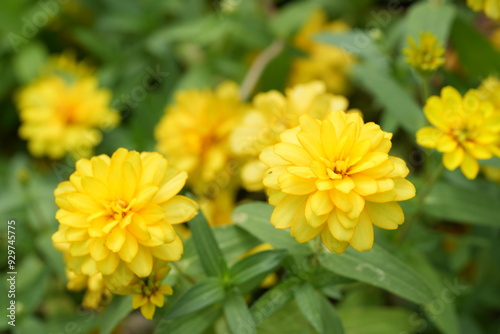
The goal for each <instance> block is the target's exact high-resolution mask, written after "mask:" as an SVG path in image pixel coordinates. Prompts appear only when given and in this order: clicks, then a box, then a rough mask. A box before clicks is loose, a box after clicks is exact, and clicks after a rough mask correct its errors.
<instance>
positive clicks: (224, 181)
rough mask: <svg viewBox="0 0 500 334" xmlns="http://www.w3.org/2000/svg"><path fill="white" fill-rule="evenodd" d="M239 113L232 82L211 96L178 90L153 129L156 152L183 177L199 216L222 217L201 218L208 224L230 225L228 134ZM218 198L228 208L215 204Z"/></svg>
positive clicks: (233, 187) (205, 92) (232, 191)
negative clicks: (182, 172)
mask: <svg viewBox="0 0 500 334" xmlns="http://www.w3.org/2000/svg"><path fill="white" fill-rule="evenodd" d="M245 108H246V107H245V105H244V104H243V103H242V102H241V100H240V98H239V91H238V86H237V85H236V84H234V83H229V82H226V83H223V84H221V85H219V86H218V87H217V88H216V89H215V91H211V90H196V89H193V90H186V91H180V92H178V93H177V94H176V96H175V101H174V103H173V104H172V105H170V106H168V107H167V108H166V110H165V115H164V116H163V118H162V119H161V120H160V122H159V124H158V125H157V127H156V129H155V137H156V139H157V141H158V145H157V150H158V151H159V152H160V153H162V154H164V155H165V156H166V157H167V158H168V159H169V161H171V162H172V163H173V164H175V165H176V166H177V167H178V168H180V169H181V170H185V171H187V172H188V174H189V180H188V185H189V186H190V187H191V188H192V189H193V191H194V192H195V193H196V195H197V197H198V198H201V199H203V200H202V203H203V205H204V206H207V208H204V211H205V209H208V210H210V212H218V213H222V215H207V218H208V220H209V222H210V223H211V224H212V225H219V224H227V223H229V222H230V221H231V220H230V218H229V217H230V214H231V211H232V208H233V207H234V198H235V197H236V191H237V186H236V185H235V184H234V182H235V178H234V177H233V176H235V175H233V173H234V171H233V169H234V161H233V160H234V155H232V154H231V152H230V150H229V134H230V133H231V130H232V129H233V127H234V126H235V125H236V124H237V123H238V122H239V121H240V119H241V117H242V115H243V113H244V111H245ZM223 193H224V196H226V197H230V198H232V202H233V203H230V204H229V205H228V203H227V202H226V201H217V197H218V195H219V194H223ZM219 204H221V205H222V206H221V205H219Z"/></svg>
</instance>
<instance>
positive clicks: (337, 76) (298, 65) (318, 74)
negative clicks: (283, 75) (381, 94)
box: [289, 10, 355, 94]
mask: <svg viewBox="0 0 500 334" xmlns="http://www.w3.org/2000/svg"><path fill="white" fill-rule="evenodd" d="M349 29H350V27H349V26H348V25H347V24H346V23H344V22H342V21H333V22H328V18H327V14H326V13H325V12H324V11H322V10H317V11H315V12H313V14H312V15H311V17H310V19H309V20H308V21H307V22H306V24H305V25H304V27H303V28H302V30H301V31H300V32H299V33H298V34H297V35H296V37H295V39H294V45H295V47H297V48H298V49H299V50H301V51H303V52H305V53H306V54H307V56H305V57H301V58H298V59H296V60H295V61H294V62H293V63H292V68H291V74H290V82H289V84H290V86H293V85H297V84H301V83H308V82H310V81H312V80H321V81H323V82H324V83H325V84H326V88H327V89H328V91H330V92H332V93H335V94H345V93H346V92H347V91H348V89H349V82H348V72H349V69H350V67H351V63H352V62H353V61H354V59H355V58H354V57H353V56H352V54H350V53H347V52H346V51H345V50H343V49H341V48H339V47H336V46H333V45H329V44H323V43H319V42H315V41H314V40H313V38H314V35H316V34H319V33H323V32H334V33H339V32H343V31H346V30H349Z"/></svg>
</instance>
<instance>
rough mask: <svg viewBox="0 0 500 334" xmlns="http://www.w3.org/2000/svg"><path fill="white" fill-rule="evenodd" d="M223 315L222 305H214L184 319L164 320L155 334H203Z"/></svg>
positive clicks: (185, 316) (157, 327) (187, 315)
mask: <svg viewBox="0 0 500 334" xmlns="http://www.w3.org/2000/svg"><path fill="white" fill-rule="evenodd" d="M221 313H222V308H221V307H220V305H217V304H214V305H211V306H208V307H206V308H204V309H202V310H198V311H197V312H193V313H189V314H186V315H184V316H182V317H178V318H175V319H169V320H166V319H163V320H162V321H160V323H159V324H158V326H156V329H155V334H165V333H175V334H202V333H205V331H206V330H207V328H208V327H209V326H211V325H212V324H213V323H214V322H215V320H217V318H218V317H219V315H220V314H221Z"/></svg>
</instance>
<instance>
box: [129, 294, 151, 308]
mask: <svg viewBox="0 0 500 334" xmlns="http://www.w3.org/2000/svg"><path fill="white" fill-rule="evenodd" d="M147 302H148V298H146V297H145V296H143V295H142V294H139V295H135V296H134V297H133V298H132V308H139V307H141V306H142V305H144V304H146V303H147Z"/></svg>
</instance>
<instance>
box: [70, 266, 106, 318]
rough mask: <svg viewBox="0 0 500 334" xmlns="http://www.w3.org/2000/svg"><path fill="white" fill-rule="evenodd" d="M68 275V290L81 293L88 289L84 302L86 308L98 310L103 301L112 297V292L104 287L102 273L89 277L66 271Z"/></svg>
mask: <svg viewBox="0 0 500 334" xmlns="http://www.w3.org/2000/svg"><path fill="white" fill-rule="evenodd" d="M66 275H67V277H68V285H67V287H68V290H74V291H80V290H84V289H87V291H85V296H84V297H83V302H82V305H83V307H85V308H88V309H97V308H98V307H99V306H100V304H101V301H102V300H103V299H106V298H109V297H110V296H111V293H110V291H109V290H108V289H107V288H106V287H105V285H104V279H103V277H102V274H101V273H96V274H94V275H91V276H88V275H83V274H75V273H74V272H72V271H70V270H66Z"/></svg>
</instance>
